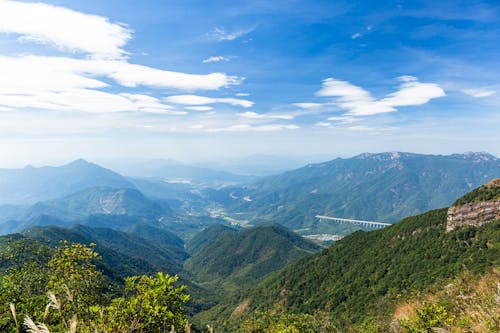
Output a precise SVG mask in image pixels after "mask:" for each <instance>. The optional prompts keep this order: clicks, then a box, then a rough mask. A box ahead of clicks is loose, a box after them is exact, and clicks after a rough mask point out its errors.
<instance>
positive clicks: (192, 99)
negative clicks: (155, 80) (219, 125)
mask: <svg viewBox="0 0 500 333" xmlns="http://www.w3.org/2000/svg"><path fill="white" fill-rule="evenodd" d="M165 100H166V101H167V102H170V103H175V104H182V105H207V104H215V103H224V104H230V105H234V106H241V107H244V108H249V107H252V106H253V105H254V102H252V101H249V100H246V99H238V98H212V97H205V96H197V95H175V96H169V97H166V98H165Z"/></svg>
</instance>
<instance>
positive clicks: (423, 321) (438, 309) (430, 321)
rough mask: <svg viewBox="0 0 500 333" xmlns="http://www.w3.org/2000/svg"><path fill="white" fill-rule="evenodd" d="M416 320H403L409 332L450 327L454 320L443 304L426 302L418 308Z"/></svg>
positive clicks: (427, 332)
mask: <svg viewBox="0 0 500 333" xmlns="http://www.w3.org/2000/svg"><path fill="white" fill-rule="evenodd" d="M417 316H418V317H417V319H416V320H402V321H401V324H402V326H403V328H404V329H406V330H407V331H408V333H432V332H435V330H434V329H435V328H448V326H449V325H450V324H451V322H452V321H453V319H452V318H450V317H449V314H448V312H447V311H446V309H445V307H444V306H442V305H438V304H434V303H430V304H424V305H423V306H422V308H420V309H418V310H417Z"/></svg>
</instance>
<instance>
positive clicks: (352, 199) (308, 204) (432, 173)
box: [211, 152, 500, 233]
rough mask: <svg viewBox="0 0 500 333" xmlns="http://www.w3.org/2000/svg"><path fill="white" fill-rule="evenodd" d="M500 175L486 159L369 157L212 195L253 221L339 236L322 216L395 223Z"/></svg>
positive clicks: (499, 167)
mask: <svg viewBox="0 0 500 333" xmlns="http://www.w3.org/2000/svg"><path fill="white" fill-rule="evenodd" d="M499 175H500V160H499V159H498V158H496V157H494V156H492V155H489V154H486V153H466V154H462V155H458V154H456V155H449V156H442V155H420V154H410V153H398V152H393V153H381V154H362V155H359V156H356V157H353V158H349V159H341V158H338V159H335V160H332V161H330V162H326V163H320V164H311V165H308V166H306V167H304V168H300V169H297V170H293V171H289V172H286V173H283V174H281V175H277V176H272V177H268V178H266V179H264V180H262V181H260V182H257V183H255V184H253V185H251V186H245V187H239V188H236V187H233V188H227V189H223V190H220V191H216V192H212V193H211V196H212V198H214V199H215V200H216V201H218V202H219V203H221V204H223V205H225V206H226V207H229V212H239V213H245V215H244V218H246V219H248V220H250V221H251V222H253V223H259V222H260V221H274V222H277V223H280V224H282V225H285V226H287V227H290V228H293V229H303V228H310V230H309V231H308V232H309V233H318V232H319V231H331V230H328V229H329V227H328V226H327V225H324V224H323V225H321V224H318V223H317V221H316V219H315V215H317V214H320V215H331V216H337V217H343V218H354V219H363V220H371V221H380V222H395V221H397V220H399V219H401V218H403V217H405V216H410V215H415V214H419V213H422V212H425V211H428V210H430V209H436V208H440V207H445V206H449V205H450V204H451V203H452V202H453V201H454V200H455V199H456V198H457V197H459V196H461V195H463V194H465V193H467V192H468V191H470V190H472V189H473V188H475V187H477V186H479V185H481V184H483V183H485V182H486V181H487V180H489V179H492V178H495V177H498V176H499ZM240 216H241V215H240ZM333 229H334V231H338V230H339V229H338V228H333Z"/></svg>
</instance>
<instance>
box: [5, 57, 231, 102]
mask: <svg viewBox="0 0 500 333" xmlns="http://www.w3.org/2000/svg"><path fill="white" fill-rule="evenodd" d="M0 72H1V73H2V75H0V106H3V107H13V108H18V109H19V108H21V109H22V108H34V109H47V110H72V111H85V112H112V111H115V112H116V111H129V110H138V111H146V110H148V111H151V110H153V109H156V110H164V111H167V110H168V109H170V107H169V106H168V105H166V104H164V103H162V102H161V101H160V100H159V99H155V102H154V106H153V105H152V102H151V101H152V98H153V97H150V98H149V99H148V100H147V101H146V100H131V96H134V95H127V94H122V93H120V92H117V93H111V92H106V91H102V90H100V89H101V88H106V87H108V86H109V84H108V83H107V82H106V81H105V80H103V79H105V78H107V79H111V80H114V81H115V82H116V83H118V85H121V86H125V87H136V86H140V85H143V86H149V87H159V88H174V89H190V90H191V89H212V90H215V89H218V88H221V87H224V86H227V85H230V84H235V83H236V81H235V78H232V77H228V76H227V75H225V74H221V73H213V74H208V75H193V74H185V73H179V72H171V71H163V70H160V69H156V68H151V67H147V66H142V65H135V64H130V63H128V62H125V61H117V60H95V59H73V58H66V57H39V56H26V57H2V56H0ZM100 78H102V79H100Z"/></svg>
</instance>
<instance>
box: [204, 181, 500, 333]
mask: <svg viewBox="0 0 500 333" xmlns="http://www.w3.org/2000/svg"><path fill="white" fill-rule="evenodd" d="M496 184H497V185H495V186H496V187H488V186H483V187H481V188H480V189H479V190H475V191H473V192H470V193H469V194H467V195H465V196H464V197H463V198H461V199H459V200H457V201H456V202H455V205H458V204H463V203H464V202H467V203H468V202H476V203H478V204H477V205H476V207H477V208H470V209H469V211H471V209H477V211H476V212H473V214H471V215H470V216H472V218H471V219H469V220H468V221H467V222H466V223H467V225H463V226H461V227H459V228H456V229H453V230H451V231H450V230H447V227H446V225H447V216H448V209H439V210H433V211H429V212H426V213H424V214H421V215H418V216H414V217H409V218H406V219H403V220H401V221H400V222H398V223H395V224H394V225H392V226H389V227H386V228H384V229H381V230H376V231H372V232H364V231H356V232H355V233H353V234H351V235H349V236H347V237H345V238H343V239H342V240H340V241H337V242H336V243H335V244H334V245H332V246H330V247H328V248H327V249H325V250H323V251H322V252H320V253H317V254H314V255H311V256H308V257H305V258H303V259H302V260H299V261H297V262H295V263H292V264H291V265H288V266H286V267H285V268H284V269H282V270H280V271H278V272H276V273H274V274H272V275H271V276H269V277H268V278H266V279H264V280H263V281H261V282H260V283H257V284H256V285H254V286H253V287H252V288H251V289H249V290H243V291H241V292H239V293H237V294H236V295H233V297H232V298H227V299H225V300H224V301H222V302H221V303H219V304H218V305H217V306H216V307H214V308H213V309H211V310H210V311H208V312H207V313H205V314H200V315H199V316H200V317H202V318H203V319H204V320H210V319H212V320H219V321H218V324H219V328H220V329H221V330H223V331H224V330H228V331H235V330H236V327H239V325H241V324H242V322H243V321H245V320H248V318H252V317H255V314H256V313H265V314H267V315H266V316H268V318H267V319H266V320H271V319H270V318H271V317H272V314H276V313H285V314H286V313H288V314H311V315H314V314H317V313H323V314H325V313H326V314H327V317H328V318H332V319H333V320H334V322H335V326H336V327H338V328H341V329H340V331H345V332H365V331H366V330H363V327H365V329H367V328H366V325H367V323H370V321H372V322H377V323H378V324H377V325H379V326H377V327H378V331H380V332H387V331H390V328H389V326H390V325H391V321H392V320H393V318H394V316H395V315H401V314H395V312H394V311H396V308H398V306H399V307H403V308H404V306H405V304H409V303H411V302H413V301H414V300H415V299H417V298H418V297H419V295H423V294H426V293H434V292H440V291H442V290H444V289H446V288H448V289H449V290H451V289H450V288H453V287H454V285H453V284H450V281H452V280H453V279H456V278H457V277H458V276H463V275H464V274H469V275H470V277H469V280H472V281H476V280H477V279H480V277H481V276H483V275H484V274H490V273H492V272H493V274H495V273H494V272H495V270H496V272H498V271H497V270H498V268H500V220H499V219H498V218H499V217H500V211H499V210H496V212H495V213H496V216H497V217H496V221H495V217H493V220H491V219H490V221H489V222H488V223H484V224H481V225H478V224H477V221H475V220H474V219H478V218H480V217H481V214H482V212H481V210H482V209H483V208H482V207H485V206H484V203H485V202H488V201H490V202H496V203H497V204H498V203H499V201H498V200H499V199H498V198H499V197H500V182H498V180H497V182H496ZM485 193H486V195H485ZM495 200H496V201H495ZM499 207H500V206H499ZM468 283H471V284H474V282H471V281H469V282H468ZM495 283H496V282H495ZM464 288H472V286H471V285H469V286H465V287H464ZM489 288H494V289H493V292H492V295H493V294H494V292H495V290H496V284H494V285H493V286H490V287H489ZM460 292H461V293H462V294H461V295H462V297H465V296H464V294H466V293H467V292H468V291H467V290H462V291H460ZM471 297H475V299H474V301H473V302H479V299H480V297H485V296H484V295H482V296H480V295H475V296H471ZM488 297H489V296H488ZM452 301H455V300H452ZM448 302H450V301H448ZM469 302H472V301H468V302H467V304H468V303H469ZM493 302H494V301H493ZM474 304H476V303H474ZM465 306H467V307H469V305H465V304H462V307H465ZM497 306H498V305H497ZM497 309H498V307H497ZM451 310H453V309H451V308H450V311H451ZM400 311H401V310H400ZM406 311H409V310H408V309H407V310H406ZM453 311H457V310H456V309H455V310H453ZM470 311H472V310H470ZM429 315H431V314H429ZM467 315H472V316H473V314H471V313H467ZM493 317H495V316H494V315H493ZM496 318H498V316H497V317H496ZM470 320H473V319H470ZM493 320H494V319H493ZM437 324H438V322H435V323H434V325H435V326H437ZM457 325H467V323H465V324H464V323H462V324H460V323H458V324H457ZM491 325H493V326H494V324H491ZM220 326H223V327H224V328H221V327H220ZM372 326H373V325H372ZM493 326H491V327H493ZM356 327H358V328H357V329H356ZM495 327H498V326H495ZM424 331H425V330H423V331H422V332H424ZM431 331H434V330H429V332H431ZM472 331H473V332H486V331H483V330H472ZM494 331H495V330H494V329H493V330H491V332H494ZM404 332H406V331H404ZM488 332H490V331H488Z"/></svg>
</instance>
